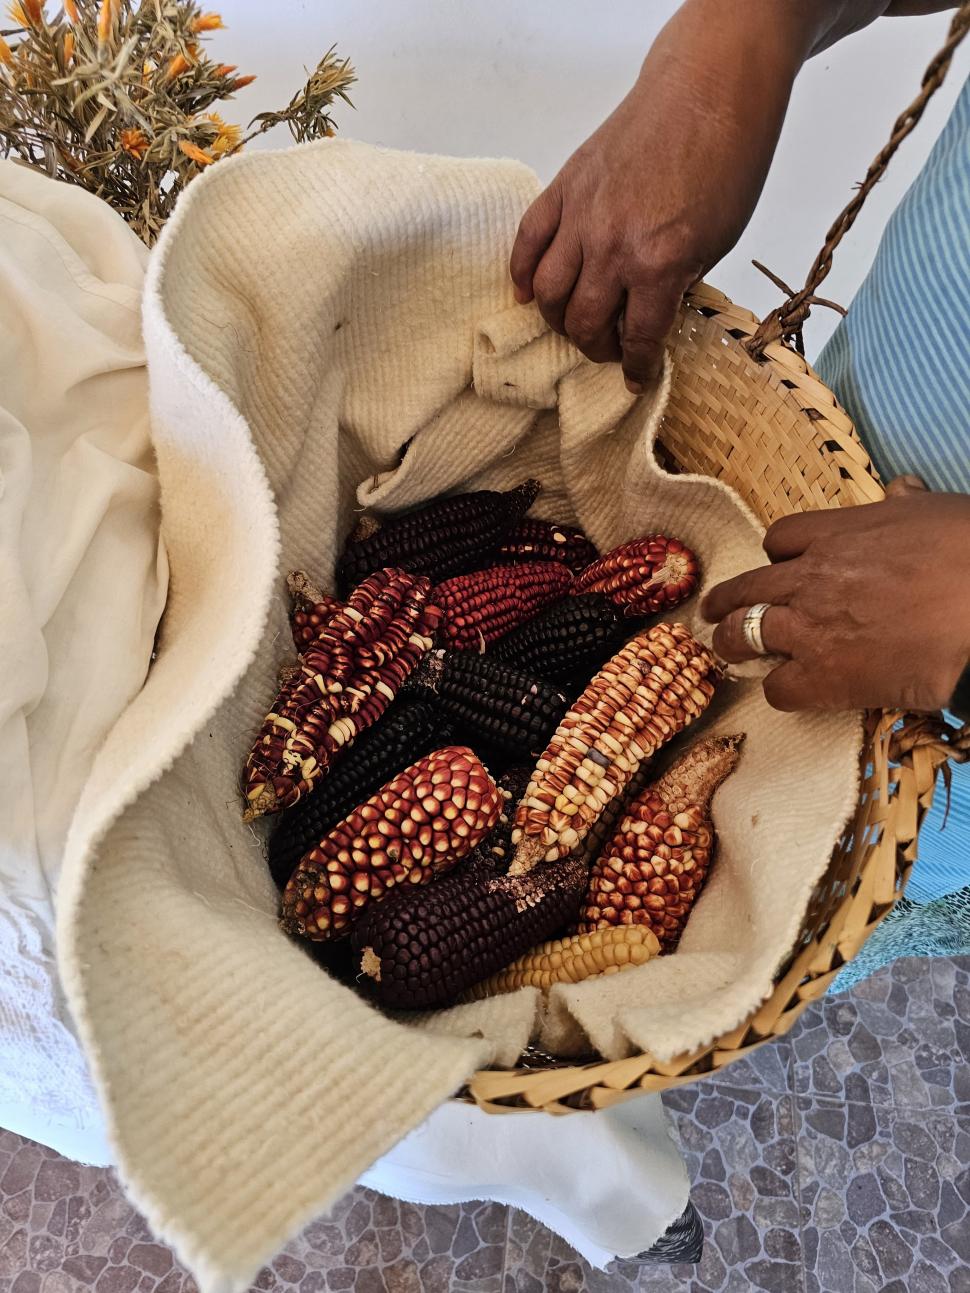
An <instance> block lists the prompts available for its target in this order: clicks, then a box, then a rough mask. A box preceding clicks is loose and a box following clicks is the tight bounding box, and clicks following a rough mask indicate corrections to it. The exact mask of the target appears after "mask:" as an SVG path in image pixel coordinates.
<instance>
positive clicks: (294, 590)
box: [286, 570, 329, 609]
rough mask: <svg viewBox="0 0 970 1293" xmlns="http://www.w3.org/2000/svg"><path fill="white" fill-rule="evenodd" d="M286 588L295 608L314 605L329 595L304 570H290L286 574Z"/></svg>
mask: <svg viewBox="0 0 970 1293" xmlns="http://www.w3.org/2000/svg"><path fill="white" fill-rule="evenodd" d="M286 588H287V591H288V592H289V594H290V597H291V598H292V599H293V604H294V606H295V607H296V609H300V608H306V607H308V606H316V604H317V603H318V602H322V601H326V600H327V598H328V596H329V594H328V593H325V592H323V590H322V589H321V588H319V587H318V586H317V585H316V584H315V583H314V582H313V580H312V579H311V578H310V576H309V575H308V574H307V573H306V571H305V570H291V571H290V573H289V574H288V575H287V576H286Z"/></svg>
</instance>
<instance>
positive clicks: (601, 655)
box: [491, 593, 633, 688]
mask: <svg viewBox="0 0 970 1293" xmlns="http://www.w3.org/2000/svg"><path fill="white" fill-rule="evenodd" d="M632 629H633V626H632V625H631V623H630V621H629V620H628V619H626V618H624V615H623V612H622V611H621V610H619V609H618V608H617V607H616V606H614V605H613V603H612V602H611V601H610V599H609V598H608V597H603V596H602V595H600V594H598V593H585V594H584V595H583V596H582V597H565V598H563V600H562V601H561V602H557V604H556V605H555V606H552V607H550V608H549V610H547V611H545V612H544V614H542V615H540V616H539V617H538V618H537V619H534V620H533V621H532V622H531V623H530V624H523V625H522V626H521V628H517V629H513V630H512V632H511V633H509V634H508V635H507V636H506V637H504V638H503V639H502V640H501V642H497V643H496V644H495V647H494V648H493V650H492V652H491V654H492V655H493V656H494V658H495V659H496V660H506V661H508V663H509V664H514V665H515V667H516V668H517V669H524V670H526V671H527V672H529V673H534V674H537V675H538V676H539V677H540V678H548V679H549V680H550V681H551V682H559V683H562V684H563V685H564V686H566V687H567V688H574V687H585V686H586V684H587V683H588V682H589V680H590V678H591V677H592V676H593V674H594V673H595V672H596V670H597V669H599V668H600V666H601V665H603V664H604V663H605V662H606V661H607V660H608V659H609V658H610V656H611V655H613V653H614V652H615V651H618V650H619V648H620V645H621V643H622V642H623V640H624V638H626V637H628V636H629V634H630V633H631V631H632Z"/></svg>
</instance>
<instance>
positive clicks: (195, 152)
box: [179, 139, 215, 166]
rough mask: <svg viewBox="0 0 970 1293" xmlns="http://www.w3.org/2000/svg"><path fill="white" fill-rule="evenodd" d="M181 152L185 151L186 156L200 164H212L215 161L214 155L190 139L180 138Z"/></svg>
mask: <svg viewBox="0 0 970 1293" xmlns="http://www.w3.org/2000/svg"><path fill="white" fill-rule="evenodd" d="M179 152H182V153H184V154H185V156H186V157H190V158H191V159H192V161H193V162H197V163H198V164H199V166H211V165H212V163H213V162H214V161H215V158H214V157H211V156H210V155H209V154H208V153H207V152H204V151H203V150H202V149H201V148H199V146H198V145H197V144H193V143H191V142H190V141H189V140H188V139H180V140H179Z"/></svg>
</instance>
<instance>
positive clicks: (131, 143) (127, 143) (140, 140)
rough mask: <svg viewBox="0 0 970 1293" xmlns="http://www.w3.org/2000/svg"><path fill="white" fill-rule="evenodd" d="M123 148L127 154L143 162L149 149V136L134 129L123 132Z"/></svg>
mask: <svg viewBox="0 0 970 1293" xmlns="http://www.w3.org/2000/svg"><path fill="white" fill-rule="evenodd" d="M121 147H122V148H123V149H124V150H125V152H126V153H129V154H130V155H131V156H132V157H135V158H137V159H138V161H141V160H142V158H143V157H144V156H145V154H146V153H147V152H148V149H149V142H148V136H147V135H146V134H145V132H144V131H143V130H138V129H137V128H133V129H131V130H123V131H122V132H121Z"/></svg>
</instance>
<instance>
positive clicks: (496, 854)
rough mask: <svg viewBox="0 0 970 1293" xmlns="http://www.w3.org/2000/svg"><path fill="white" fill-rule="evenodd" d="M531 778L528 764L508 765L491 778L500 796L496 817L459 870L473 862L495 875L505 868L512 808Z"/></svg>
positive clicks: (509, 858) (512, 849) (508, 859)
mask: <svg viewBox="0 0 970 1293" xmlns="http://www.w3.org/2000/svg"><path fill="white" fill-rule="evenodd" d="M531 780H532V769H531V768H509V770H508V772H503V774H502V775H501V776H500V777H499V778H498V780H497V781H496V782H495V784H496V785H497V786H498V788H499V793H500V794H501V796H502V807H501V809H500V811H499V819H498V821H497V822H496V823H495V825H494V827H493V828H492V833H491V835H489V837H488V839H486V840H482V842H481V844H479V845H478V847H477V848H476V849H473V850H472V852H471V853H469V855H468V857H467V858H466V860H465V863H464V865H463V867H462V870H463V871H467V870H468V868H469V867H473V866H475V867H484V868H485V869H486V870H490V871H493V872H494V873H495V875H504V874H505V872H506V871H507V870H508V868H509V863H510V862H511V861H512V854H513V853H514V852H515V846H514V845H513V843H512V828H513V826H514V825H515V811H516V809H517V808H518V806H519V800H520V799H521V798H522V796H523V795H524V794H525V792H526V790H527V789H528V786H529V782H530V781H531Z"/></svg>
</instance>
